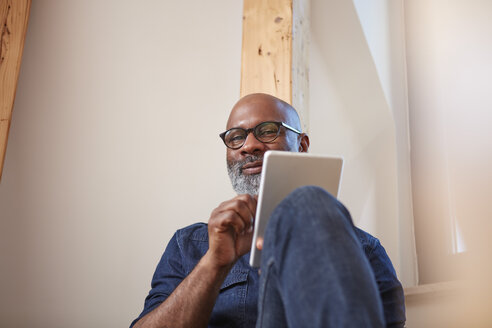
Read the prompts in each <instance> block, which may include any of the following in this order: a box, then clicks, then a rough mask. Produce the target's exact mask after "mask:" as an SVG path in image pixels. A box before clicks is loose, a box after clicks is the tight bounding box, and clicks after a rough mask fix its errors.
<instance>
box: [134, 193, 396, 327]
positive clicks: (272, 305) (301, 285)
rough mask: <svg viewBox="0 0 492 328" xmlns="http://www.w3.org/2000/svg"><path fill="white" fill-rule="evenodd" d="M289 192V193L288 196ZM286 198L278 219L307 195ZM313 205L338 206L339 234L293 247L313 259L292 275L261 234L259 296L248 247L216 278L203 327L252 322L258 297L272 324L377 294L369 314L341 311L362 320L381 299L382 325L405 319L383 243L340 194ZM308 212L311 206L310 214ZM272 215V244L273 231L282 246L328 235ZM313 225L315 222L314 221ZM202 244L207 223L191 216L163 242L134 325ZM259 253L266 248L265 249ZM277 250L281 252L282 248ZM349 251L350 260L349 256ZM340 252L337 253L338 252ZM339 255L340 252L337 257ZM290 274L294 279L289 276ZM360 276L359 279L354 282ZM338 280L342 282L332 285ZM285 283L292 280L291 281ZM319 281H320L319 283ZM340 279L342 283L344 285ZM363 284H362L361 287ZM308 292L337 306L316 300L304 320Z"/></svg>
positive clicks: (181, 275)
mask: <svg viewBox="0 0 492 328" xmlns="http://www.w3.org/2000/svg"><path fill="white" fill-rule="evenodd" d="M315 193H320V194H325V195H327V194H326V192H324V191H322V190H321V192H318V191H315ZM298 196H299V195H298ZM316 197H318V196H316ZM316 197H314V196H313V195H309V196H308V197H307V198H306V197H304V198H305V199H309V198H312V199H311V201H313V202H314V201H315V198H316ZM289 198H291V197H290V196H289ZM327 199H329V201H327ZM286 200H287V199H286ZM286 203H289V201H287V202H285V201H284V202H283V203H282V206H280V207H279V208H278V209H277V210H276V212H275V213H274V216H276V217H278V218H280V217H284V216H285V212H291V211H292V212H293V213H295V211H297V208H299V207H302V208H304V209H305V208H306V204H305V202H300V203H299V204H296V203H293V204H291V205H290V204H288V205H285V204H286ZM318 207H323V208H325V209H324V211H325V212H326V213H328V212H330V213H333V212H334V213H336V214H337V217H338V218H339V219H340V218H342V220H338V221H342V222H343V220H345V223H340V222H338V223H337V224H340V225H341V226H342V228H341V229H342V230H345V232H344V234H342V235H339V234H338V233H333V234H332V235H331V236H330V238H329V239H328V240H330V245H329V246H327V248H326V247H325V248H323V247H322V246H321V245H320V246H319V247H311V248H309V249H305V248H300V249H299V250H298V254H299V255H298V256H295V257H301V258H305V259H306V260H307V262H306V263H311V264H312V265H310V266H309V270H304V271H302V270H301V271H299V272H297V274H298V275H295V274H294V275H293V276H290V277H289V278H288V279H287V280H283V278H282V275H279V273H282V272H283V271H282V268H284V267H285V268H289V271H290V268H291V267H292V266H293V267H295V266H297V264H296V262H289V261H291V259H290V257H289V258H286V260H285V262H282V261H283V259H282V258H281V259H280V262H275V261H273V262H272V261H271V259H272V255H271V254H272V252H277V250H276V248H275V247H271V246H270V242H269V239H265V247H264V251H263V255H262V261H267V262H268V259H270V264H267V265H266V266H265V264H264V262H263V263H262V270H263V271H262V274H261V278H262V279H263V282H262V284H263V286H262V296H261V297H262V299H261V300H260V303H259V301H258V299H259V289H260V287H259V285H260V283H259V280H260V275H259V274H258V270H256V269H254V268H251V267H250V266H249V264H248V263H249V254H246V255H245V256H243V257H241V258H240V259H239V260H238V261H237V263H236V264H235V265H234V267H233V268H232V270H231V272H230V274H229V275H228V276H227V278H226V279H225V281H224V283H223V284H222V286H221V290H220V293H219V297H218V298H217V301H216V303H215V306H214V309H213V312H212V315H211V318H210V322H209V327H248V328H249V327H255V325H256V321H257V316H258V303H259V304H260V312H261V313H262V314H261V315H262V318H263V319H265V315H266V314H268V315H270V320H274V321H275V322H276V324H275V325H274V326H275V327H283V326H285V327H287V325H283V323H285V322H283V321H282V320H284V318H287V319H288V320H290V319H289V318H290V317H292V316H297V314H299V317H298V318H299V319H296V320H309V321H306V322H305V324H304V326H306V327H314V325H313V324H312V323H313V322H314V320H324V318H325V317H326V315H327V314H328V313H332V312H333V311H339V309H340V308H341V307H339V306H338V305H343V304H344V302H345V305H348V306H349V307H352V306H353V305H355V306H358V307H360V305H361V304H362V303H364V304H365V301H367V300H374V299H376V300H375V301H374V303H375V308H376V310H374V309H372V310H368V313H365V312H364V311H366V310H364V311H362V312H360V311H352V312H350V313H348V312H347V314H346V315H347V316H348V317H347V321H346V322H347V323H350V322H355V321H351V320H352V319H353V318H359V317H360V318H362V319H361V320H366V319H367V318H368V317H370V318H372V316H373V313H374V311H375V312H378V311H380V310H381V308H380V306H381V304H382V307H383V311H384V320H385V322H386V326H387V327H403V325H404V322H405V307H404V298H403V289H402V287H401V284H400V282H399V281H398V279H397V277H396V274H395V271H394V269H393V265H392V264H391V261H390V259H389V258H388V256H387V254H386V252H385V250H384V248H383V247H382V246H381V244H380V243H379V241H378V240H377V239H376V238H374V237H373V236H371V235H369V234H368V233H366V232H364V231H362V230H360V229H358V228H355V227H353V225H352V221H351V219H350V214H349V213H348V211H347V210H346V209H345V208H344V207H343V205H341V204H340V203H339V202H338V201H336V200H334V199H332V197H331V196H322V197H321V198H319V199H318V200H317V202H316V206H311V205H310V208H311V209H313V211H314V212H316V213H318V211H317V210H314V209H315V208H318ZM314 212H313V213H314ZM279 213H280V214H279ZM299 213H303V215H305V214H307V213H304V212H302V211H301V212H299ZM313 213H309V214H308V215H311V214H313ZM326 213H325V214H326ZM319 216H320V215H315V217H319ZM282 220H283V218H282ZM271 221H272V222H271V224H270V222H269V228H268V230H267V233H268V234H272V232H271V231H276V230H277V231H278V233H274V234H273V235H274V236H275V237H274V238H273V239H271V242H272V243H273V240H274V239H275V238H276V239H277V241H278V240H283V242H282V243H283V244H282V245H289V240H290V238H291V237H292V236H294V237H296V236H300V237H299V238H300V239H297V238H292V241H296V243H297V241H301V242H300V244H303V243H304V241H308V242H315V243H316V245H318V243H320V244H323V243H324V242H326V240H325V241H322V240H318V239H315V238H317V237H314V236H313V237H312V238H311V237H310V236H309V235H308V234H297V233H296V234H293V232H299V231H302V230H304V229H305V227H308V226H309V224H311V223H308V222H311V221H312V220H311V221H310V220H307V221H305V222H306V224H303V225H302V227H298V226H296V225H299V220H297V221H296V220H292V224H286V225H283V224H279V223H278V221H279V219H275V218H274V217H273V216H272V220H271ZM315 221H316V220H315ZM318 221H319V220H318ZM275 222H277V223H275ZM329 222H331V223H333V222H336V220H331V219H330V221H329ZM331 223H330V224H326V225H325V227H326V226H330V229H331ZM275 224H276V225H278V228H277V229H275V228H273V229H272V228H270V226H271V225H275ZM316 224H319V222H318V223H316ZM282 227H283V228H282ZM284 228H285V229H284ZM318 228H319V226H316V225H314V226H311V227H310V229H311V230H310V231H314V230H319V229H318ZM333 231H340V229H338V228H337V230H333ZM337 236H338V237H337ZM342 236H343V237H342ZM347 236H348V238H347ZM339 239H343V242H342V244H341V245H342V246H333V247H335V248H334V249H333V250H331V251H330V247H331V245H334V244H332V242H333V241H336V242H338V241H339ZM347 239H348V240H347ZM345 243H348V244H350V245H351V246H350V250H344V249H343V248H344V245H345ZM307 245H309V243H307ZM207 249H208V231H207V225H206V224H205V223H197V224H194V225H191V226H188V227H186V228H184V229H180V230H178V231H177V232H176V233H175V235H174V236H173V237H172V239H171V241H170V242H169V244H168V245H167V248H166V250H165V252H164V254H163V256H162V258H161V260H160V262H159V264H158V265H157V268H156V270H155V273H154V276H153V278H152V283H151V286H152V288H151V290H150V292H149V294H148V296H147V297H146V299H145V304H144V309H143V311H142V313H141V314H140V316H139V317H138V318H137V319H135V321H133V323H132V325H131V326H133V324H134V323H135V322H136V321H138V319H140V318H141V317H142V316H144V315H145V314H147V313H148V312H150V311H152V310H153V309H154V308H156V307H157V306H158V305H159V304H160V303H162V302H163V301H164V300H165V299H166V298H167V297H168V296H169V295H170V294H171V293H172V291H173V290H174V289H175V288H176V287H177V286H178V285H179V283H180V282H181V281H182V280H183V279H184V278H185V277H186V276H187V275H188V274H189V273H190V272H191V271H192V270H193V268H194V267H195V266H196V264H197V263H198V261H199V260H200V259H201V257H202V256H203V255H204V254H205V252H206V251H207ZM361 250H362V251H361ZM265 253H266V254H267V255H265ZM277 253H279V254H286V253H285V252H283V253H282V252H277ZM289 253H290V252H289ZM337 254H339V256H337ZM361 254H364V255H365V256H361ZM325 256H327V258H328V260H325V261H323V262H331V261H334V262H336V263H342V264H343V268H342V269H340V268H337V266H336V265H333V267H332V268H331V269H330V270H328V269H326V268H325V267H321V266H319V262H320V261H321V260H322V259H323V257H325ZM352 256H353V257H354V258H355V259H353V258H352ZM339 257H342V259H340V258H339ZM343 257H345V258H344V259H343ZM274 258H275V257H274ZM292 258H294V257H292ZM353 261H355V262H357V263H358V264H357V265H359V266H360V267H357V268H356V269H354V268H352V267H351V266H350V263H352V262H353ZM274 262H275V263H274ZM368 267H370V269H368ZM359 269H360V270H361V271H360V272H358V270H359ZM272 270H274V271H272ZM353 270H356V272H352V271H353ZM336 271H338V276H339V277H338V279H339V280H335V281H334V282H333V281H331V280H330V278H332V277H333V275H334V274H336V273H337V272H336ZM304 272H308V273H310V276H309V278H308V277H306V278H299V274H300V276H301V277H302V275H303V274H304ZM349 273H350V274H349ZM272 277H273V278H272ZM354 277H355V278H354ZM269 279H270V282H272V280H274V283H273V284H268V280H269ZM354 279H355V280H354ZM296 280H297V283H295V282H296ZM359 280H361V281H363V282H364V283H363V284H360V281H359ZM367 280H369V282H367ZM275 281H276V282H275ZM313 281H318V282H319V283H318V284H313V287H310V283H312V282H313ZM340 282H342V283H343V284H342V285H338V284H339V283H340ZM282 283H283V284H287V285H288V286H287V289H285V290H286V291H285V292H284V295H275V293H277V294H279V293H281V291H282V288H276V286H277V287H278V285H279V284H280V285H281V286H282ZM291 283H292V286H290V284H291ZM320 285H322V286H321V287H320ZM328 285H329V289H330V292H329V293H326V292H325V289H323V288H325V287H326V286H328ZM360 285H361V286H366V285H372V287H371V288H372V290H371V288H368V289H367V288H365V287H364V288H360V287H359V286H360ZM342 286H344V287H343V288H342ZM346 286H348V287H347V288H348V289H346V288H345V287H346ZM266 288H267V289H268V292H266V293H265V289H266ZM362 289H364V291H362ZM374 289H376V292H377V294H379V299H378V298H377V297H376V298H375V297H374ZM310 294H311V295H317V296H319V297H320V298H321V299H323V302H325V303H324V304H325V305H326V304H332V303H337V306H336V308H333V309H331V308H324V307H322V306H321V304H322V303H320V304H319V306H318V310H320V311H314V312H318V313H319V312H321V313H320V318H317V317H313V316H312V315H309V316H307V319H306V318H304V317H303V316H302V313H314V312H310V311H311V310H315V309H316V305H317V303H316V302H315V304H314V305H313V304H312V303H305V302H304V301H303V300H304V297H305V295H307V296H309V295H310ZM301 295H304V296H301ZM354 295H355V298H356V299H353V297H352V296H354ZM332 296H333V297H335V299H336V301H333V302H331V301H330V298H331V297H332ZM265 297H266V299H265ZM359 298H360V299H359ZM286 299H293V300H294V301H296V302H295V303H292V304H289V305H288V306H287V307H285V308H286V309H288V311H284V306H285V300H286ZM265 301H266V303H265ZM330 302H331V303H330ZM346 302H348V303H346ZM351 302H352V303H351ZM277 303H279V304H277ZM262 304H263V305H262ZM265 304H266V307H265ZM378 304H379V305H378ZM330 307H331V305H330ZM358 307H357V308H358ZM346 308H348V307H346ZM291 309H295V310H291ZM348 310H350V309H348ZM286 312H288V313H286ZM330 317H331V316H330ZM267 319H268V318H267ZM372 319H373V318H372ZM372 319H371V320H372ZM336 320H339V319H336ZM357 320H359V319H357ZM267 321H268V320H267ZM270 322H271V321H270ZM295 322H297V321H295ZM337 322H338V321H337ZM264 324H265V326H264V327H269V326H268V325H266V324H267V322H266V321H264ZM352 326H353V327H370V326H368V325H367V326H365V325H357V324H353V325H352ZM293 327H302V325H300V326H296V325H294V326H293ZM334 327H338V326H334ZM340 327H342V326H340Z"/></svg>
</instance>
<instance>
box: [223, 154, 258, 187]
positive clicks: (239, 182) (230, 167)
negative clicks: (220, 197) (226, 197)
mask: <svg viewBox="0 0 492 328" xmlns="http://www.w3.org/2000/svg"><path fill="white" fill-rule="evenodd" d="M259 160H263V155H261V156H254V155H253V156H248V157H246V159H245V160H244V161H238V162H230V161H227V173H228V174H229V179H231V183H232V188H233V189H234V191H235V192H236V193H237V194H238V195H240V194H250V195H258V191H259V189H260V179H261V173H258V174H251V175H244V174H243V170H242V168H243V166H244V165H245V164H247V163H251V162H255V161H259Z"/></svg>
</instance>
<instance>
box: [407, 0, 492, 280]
mask: <svg viewBox="0 0 492 328" xmlns="http://www.w3.org/2000/svg"><path fill="white" fill-rule="evenodd" d="M405 19H406V22H407V35H406V38H407V49H408V52H407V58H408V81H409V104H410V128H411V142H412V177H413V196H414V209H415V227H416V239H417V253H418V257H419V270H420V278H421V282H422V283H430V282H436V281H442V280H448V279H451V278H453V274H454V273H455V271H456V270H457V269H459V266H460V265H462V263H461V262H460V260H459V259H457V256H455V255H453V252H455V251H456V250H457V249H456V247H455V246H456V245H455V241H456V240H454V239H453V230H454V228H455V223H457V224H458V225H459V226H460V227H461V230H462V233H463V234H464V235H465V236H464V237H465V238H464V245H465V246H466V247H467V248H468V251H470V250H471V249H470V247H469V246H470V244H471V243H473V242H474V240H476V239H479V236H480V234H481V232H482V231H489V230H487V228H486V224H487V223H488V222H490V219H491V218H492V211H491V209H490V200H491V199H492V171H491V169H490V167H491V166H492V152H491V149H492V132H491V131H492V130H491V126H492V113H491V108H492V93H491V82H492V81H491V76H492V63H491V61H490V58H492V37H491V36H492V35H491V32H490V31H491V30H492V2H490V1H487V0H483V1H480V0H471V1H458V0H454V1H445V0H434V1H426V0H412V1H406V2H405ZM477 228H478V229H477ZM489 249H490V245H489ZM488 257H489V256H487V258H488ZM484 260H485V258H484Z"/></svg>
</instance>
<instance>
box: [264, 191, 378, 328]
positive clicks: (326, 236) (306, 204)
mask: <svg viewBox="0 0 492 328" xmlns="http://www.w3.org/2000/svg"><path fill="white" fill-rule="evenodd" d="M261 268H262V270H263V271H262V274H261V277H260V296H259V307H258V308H259V313H258V321H257V325H256V327H257V328H274V327H300V328H301V327H313V328H314V327H318V328H329V327H332V328H343V327H365V328H371V327H384V326H385V323H384V321H385V320H384V315H383V306H382V301H381V298H380V296H379V293H378V287H377V285H376V280H375V278H374V273H373V271H372V269H371V266H370V263H369V261H368V259H367V258H366V256H365V254H364V250H363V248H362V247H361V243H360V242H359V240H358V237H357V235H356V232H355V229H354V226H353V224H352V220H351V218H350V215H349V214H348V212H347V210H346V209H345V207H343V205H342V204H341V203H339V202H338V201H337V200H336V199H335V198H334V197H332V196H331V195H330V194H328V193H327V192H326V191H324V190H323V189H321V188H319V187H313V186H309V187H302V188H299V189H297V190H296V191H294V192H293V193H291V194H290V195H289V196H288V197H287V198H286V199H284V200H283V201H282V202H281V203H280V205H279V206H278V207H277V208H276V209H275V211H274V213H273V214H272V217H271V219H270V221H269V222H268V226H267V229H266V233H265V243H264V250H263V254H262V262H261Z"/></svg>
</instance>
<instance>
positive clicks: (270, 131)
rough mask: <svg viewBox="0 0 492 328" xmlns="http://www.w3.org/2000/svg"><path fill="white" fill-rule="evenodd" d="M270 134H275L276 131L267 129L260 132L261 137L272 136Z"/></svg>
mask: <svg viewBox="0 0 492 328" xmlns="http://www.w3.org/2000/svg"><path fill="white" fill-rule="evenodd" d="M272 134H277V130H274V129H269V130H262V131H260V135H261V136H268V135H272Z"/></svg>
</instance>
